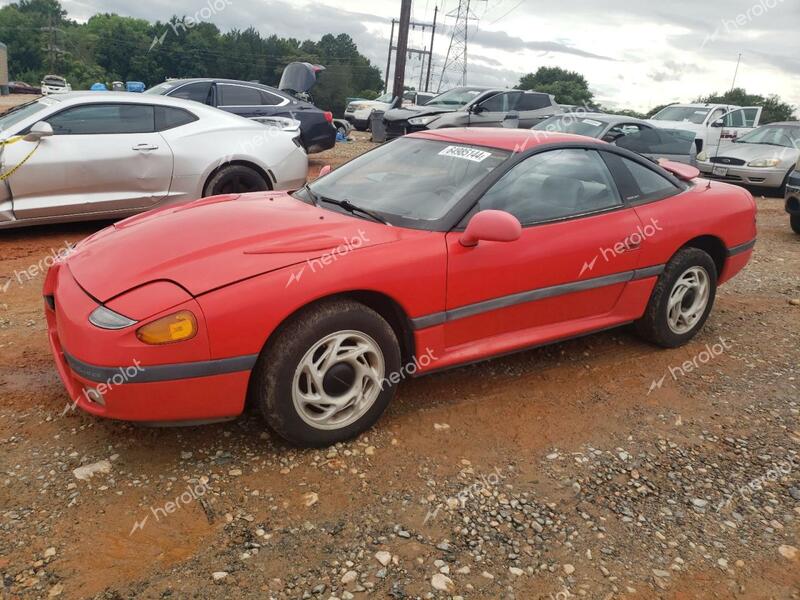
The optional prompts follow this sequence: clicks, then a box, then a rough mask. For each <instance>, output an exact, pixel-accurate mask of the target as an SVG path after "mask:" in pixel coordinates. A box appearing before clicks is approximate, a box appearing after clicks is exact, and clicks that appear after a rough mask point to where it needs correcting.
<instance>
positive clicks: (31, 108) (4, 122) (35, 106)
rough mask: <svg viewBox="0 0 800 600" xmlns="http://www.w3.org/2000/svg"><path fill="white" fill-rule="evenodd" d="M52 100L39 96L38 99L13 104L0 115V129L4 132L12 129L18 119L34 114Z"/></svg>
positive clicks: (48, 104)
mask: <svg viewBox="0 0 800 600" xmlns="http://www.w3.org/2000/svg"><path fill="white" fill-rule="evenodd" d="M52 102H53V100H48V99H46V98H40V99H39V100H34V101H33V102H26V103H25V104H20V105H18V106H15V107H14V108H12V109H11V110H9V111H8V112H7V113H5V114H3V115H2V116H0V131H3V132H5V131H7V130H10V129H12V128H13V127H14V126H15V125H16V124H17V123H19V122H20V121H22V120H24V119H27V118H28V117H30V116H31V115H35V114H36V113H37V112H39V111H42V110H44V109H45V108H47V107H48V106H50V105H51V104H52Z"/></svg>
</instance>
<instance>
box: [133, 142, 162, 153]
mask: <svg viewBox="0 0 800 600" xmlns="http://www.w3.org/2000/svg"><path fill="white" fill-rule="evenodd" d="M132 150H136V151H138V152H141V151H145V150H158V146H154V145H153V144H136V145H135V146H134V147H133V148H132Z"/></svg>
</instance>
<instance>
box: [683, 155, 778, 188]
mask: <svg viewBox="0 0 800 600" xmlns="http://www.w3.org/2000/svg"><path fill="white" fill-rule="evenodd" d="M697 168H698V169H700V172H701V173H702V174H703V177H705V178H707V179H716V180H718V181H726V182H728V183H739V184H743V185H757V186H761V187H769V188H780V187H781V186H782V185H783V180H784V179H785V178H786V170H785V169H783V170H781V169H758V168H755V167H747V166H743V167H739V166H728V165H723V164H714V163H710V162H708V161H698V163H697ZM715 169H717V170H718V172H717V173H716V174H715V173H714V170H715Z"/></svg>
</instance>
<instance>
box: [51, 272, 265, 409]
mask: <svg viewBox="0 0 800 600" xmlns="http://www.w3.org/2000/svg"><path fill="white" fill-rule="evenodd" d="M44 296H45V316H46V319H47V335H48V341H49V343H50V349H51V351H52V353H53V357H54V359H55V363H56V369H57V371H58V374H59V376H60V378H61V381H62V382H63V384H64V387H65V388H66V389H67V393H68V394H69V398H70V401H69V402H67V403H66V406H65V408H64V411H63V412H64V413H67V412H69V411H70V410H72V409H74V408H80V409H82V410H84V411H86V412H88V413H91V414H93V415H96V416H99V417H105V418H110V419H121V420H126V421H141V422H158V423H163V422H196V421H209V420H211V421H213V420H220V419H226V418H231V417H235V416H236V415H239V414H241V412H242V410H243V409H244V401H245V397H246V393H247V385H248V381H249V378H250V370H251V369H252V366H253V365H254V364H255V360H256V357H255V356H248V357H232V358H228V359H225V358H223V359H212V358H211V357H210V356H209V355H208V341H207V337H206V335H205V333H206V332H205V331H203V329H204V326H203V325H200V330H201V331H200V332H199V333H198V335H197V336H196V337H195V338H193V339H191V340H188V341H186V342H180V343H178V344H170V345H166V346H148V345H146V344H143V343H141V342H138V340H137V339H136V337H135V334H134V332H133V331H131V329H135V327H138V326H139V324H137V325H136V326H133V327H129V328H126V329H122V330H117V331H108V330H102V329H99V328H97V327H95V326H93V325H91V324H90V323H89V321H88V318H87V317H88V314H89V313H90V312H91V311H92V310H94V308H96V307H97V306H98V304H97V302H95V301H94V300H93V299H92V298H91V297H90V296H89V295H88V294H86V292H84V291H83V289H81V287H80V286H79V285H78V283H77V282H76V281H75V279H74V278H73V277H72V274H71V273H70V271H69V267H68V266H67V265H66V264H64V263H57V264H56V265H54V266H53V267H52V268H51V269H50V271H48V274H47V278H46V280H45V287H44ZM189 305H191V306H189ZM182 307H184V308H191V309H192V310H193V312H194V313H195V315H196V316H197V317H198V323H199V324H200V320H201V316H202V312H201V311H200V310H199V306H197V304H196V302H195V301H194V300H193V299H192V300H191V302H188V303H183V304H182V305H178V306H176V307H172V308H170V309H167V310H166V311H164V312H162V313H159V314H158V315H154V316H153V317H152V319H155V318H159V317H161V316H163V315H164V314H165V313H171V312H174V311H175V310H180V309H181V308H182ZM149 320H151V319H145V320H143V321H142V322H146V321H149ZM179 346H181V347H180V348H179Z"/></svg>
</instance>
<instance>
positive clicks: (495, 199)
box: [478, 149, 622, 226]
mask: <svg viewBox="0 0 800 600" xmlns="http://www.w3.org/2000/svg"><path fill="white" fill-rule="evenodd" d="M621 205H622V199H621V197H620V195H619V192H618V191H617V187H616V185H615V184H614V180H613V179H612V177H611V173H610V172H609V170H608V167H606V164H605V162H604V161H603V159H602V158H601V157H600V155H599V154H598V153H597V152H596V151H595V150H582V149H564V150H551V151H549V152H542V153H541V154H536V155H534V156H532V157H530V158H528V159H526V160H524V161H523V162H521V163H520V164H518V165H516V166H515V167H514V168H512V169H511V170H510V171H509V172H508V173H506V174H505V175H503V177H502V178H501V179H500V180H499V181H498V182H497V183H496V184H494V186H492V188H491V189H490V190H489V191H488V192H486V194H485V195H484V196H483V198H481V200H480V202H479V203H478V210H486V209H494V210H504V211H506V212H509V213H511V214H512V215H514V216H515V217H517V218H518V219H519V221H520V223H522V225H523V226H525V225H533V224H535V223H542V222H546V221H554V220H558V219H564V218H568V217H573V216H576V215H582V214H588V213H593V212H598V211H603V210H608V209H611V208H615V207H617V206H621Z"/></svg>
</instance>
